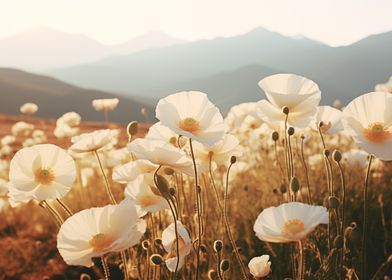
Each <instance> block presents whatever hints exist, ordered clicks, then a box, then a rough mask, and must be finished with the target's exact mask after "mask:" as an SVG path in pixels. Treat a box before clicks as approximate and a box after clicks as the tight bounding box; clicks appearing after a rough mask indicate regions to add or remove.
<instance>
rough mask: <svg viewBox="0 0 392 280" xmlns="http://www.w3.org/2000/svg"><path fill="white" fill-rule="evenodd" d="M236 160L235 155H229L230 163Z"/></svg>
mask: <svg viewBox="0 0 392 280" xmlns="http://www.w3.org/2000/svg"><path fill="white" fill-rule="evenodd" d="M236 161H237V157H236V156H231V158H230V163H231V164H234V163H235V162H236Z"/></svg>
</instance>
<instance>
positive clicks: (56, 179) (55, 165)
mask: <svg viewBox="0 0 392 280" xmlns="http://www.w3.org/2000/svg"><path fill="white" fill-rule="evenodd" d="M75 176H76V169H75V163H74V160H73V159H72V157H71V156H70V155H68V153H67V152H66V151H65V150H63V149H61V148H59V147H57V146H55V145H52V144H40V145H35V146H32V147H28V148H23V149H21V150H19V151H18V152H17V153H16V154H15V156H14V157H13V158H12V160H11V164H10V173H9V178H10V182H11V183H12V186H13V187H14V188H15V189H17V190H19V191H21V192H29V193H31V196H32V197H34V198H35V199H37V200H47V199H56V198H62V197H63V196H64V195H65V194H66V193H67V192H68V191H69V190H70V189H71V185H72V183H73V182H74V180H75ZM29 195H30V194H29Z"/></svg>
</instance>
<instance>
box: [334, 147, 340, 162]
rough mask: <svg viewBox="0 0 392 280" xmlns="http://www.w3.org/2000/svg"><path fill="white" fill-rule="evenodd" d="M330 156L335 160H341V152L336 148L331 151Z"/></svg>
mask: <svg viewBox="0 0 392 280" xmlns="http://www.w3.org/2000/svg"><path fill="white" fill-rule="evenodd" d="M332 157H333V160H334V161H336V162H340V161H341V160H342V154H341V153H340V152H339V151H338V150H335V151H333V153H332Z"/></svg>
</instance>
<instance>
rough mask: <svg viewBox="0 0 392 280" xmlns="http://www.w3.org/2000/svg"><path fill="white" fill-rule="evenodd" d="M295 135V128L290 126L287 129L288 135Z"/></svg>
mask: <svg viewBox="0 0 392 280" xmlns="http://www.w3.org/2000/svg"><path fill="white" fill-rule="evenodd" d="M294 133H295V129H294V127H292V126H290V127H289V128H288V129H287V134H288V135H289V136H292V135H294Z"/></svg>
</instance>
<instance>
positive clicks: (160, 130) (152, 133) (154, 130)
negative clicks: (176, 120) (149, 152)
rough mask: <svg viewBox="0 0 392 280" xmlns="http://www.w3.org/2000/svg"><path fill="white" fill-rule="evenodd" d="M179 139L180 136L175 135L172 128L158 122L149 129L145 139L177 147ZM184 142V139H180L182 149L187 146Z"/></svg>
mask: <svg viewBox="0 0 392 280" xmlns="http://www.w3.org/2000/svg"><path fill="white" fill-rule="evenodd" d="M178 137H179V135H178V134H176V133H174V132H173V131H172V130H171V129H170V128H168V127H166V126H164V125H162V124H161V122H157V123H155V124H154V125H152V126H151V127H150V128H149V129H148V132H147V134H146V136H145V137H144V138H146V139H151V140H160V141H164V142H167V143H170V144H171V145H173V146H175V147H177V146H178V145H177V141H178ZM184 140H185V139H184V138H180V145H181V147H182V146H184V145H185V144H186V143H184Z"/></svg>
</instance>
